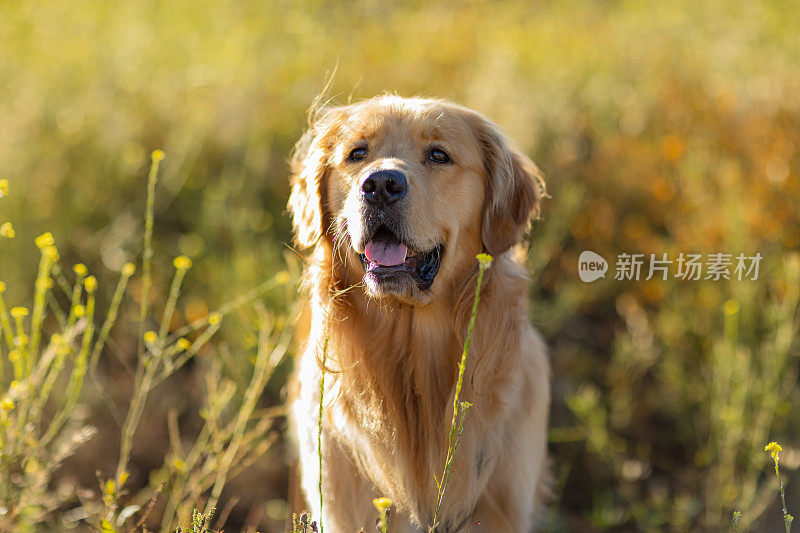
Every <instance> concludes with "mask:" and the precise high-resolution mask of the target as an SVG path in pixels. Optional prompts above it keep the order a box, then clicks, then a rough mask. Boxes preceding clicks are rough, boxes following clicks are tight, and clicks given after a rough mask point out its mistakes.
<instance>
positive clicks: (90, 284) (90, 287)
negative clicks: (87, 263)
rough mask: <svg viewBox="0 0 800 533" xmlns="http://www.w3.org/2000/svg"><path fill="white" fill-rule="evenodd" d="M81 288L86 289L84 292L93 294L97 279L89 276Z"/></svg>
mask: <svg viewBox="0 0 800 533" xmlns="http://www.w3.org/2000/svg"><path fill="white" fill-rule="evenodd" d="M83 286H84V287H86V292H94V291H96V290H97V278H96V277H94V276H89V277H88V278H86V279H85V280H84V281H83Z"/></svg>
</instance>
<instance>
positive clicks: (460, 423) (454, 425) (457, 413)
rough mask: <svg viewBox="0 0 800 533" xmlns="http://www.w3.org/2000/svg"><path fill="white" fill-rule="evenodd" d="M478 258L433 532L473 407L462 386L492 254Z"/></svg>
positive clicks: (437, 484) (438, 487) (438, 489)
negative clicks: (466, 421)
mask: <svg viewBox="0 0 800 533" xmlns="http://www.w3.org/2000/svg"><path fill="white" fill-rule="evenodd" d="M476 259H477V260H478V279H477V281H476V282H475V299H474V300H473V302H472V313H471V314H470V317H469V326H468V327H467V338H466V340H465V341H464V350H463V351H462V352H461V361H460V362H459V364H458V378H457V379H456V391H455V396H454V397H453V417H452V419H451V421H450V433H449V435H448V438H447V455H446V457H445V461H444V471H443V472H442V475H441V478H437V477H436V476H435V475H434V481H435V482H436V490H437V497H436V510H435V512H434V515H433V524H432V525H431V526H430V528H429V531H431V532H435V531H436V527H437V526H438V525H439V508H440V507H441V505H442V498H444V492H445V490H446V489H447V483H448V482H449V481H450V476H451V475H452V468H453V461H454V459H455V455H456V450H457V449H458V441H459V438H460V437H461V432H462V431H463V429H464V416H465V415H466V413H467V409H469V408H470V407H472V404H471V403H469V402H464V401H461V386H462V385H463V383H464V370H465V368H466V364H467V355H469V346H470V343H471V342H472V331H473V329H474V328H475V319H476V317H477V316H478V303H479V302H480V296H481V284H482V283H483V273H484V272H486V270H487V269H488V268H489V267H490V266H491V264H492V256H491V255H489V254H478V255H477V256H476Z"/></svg>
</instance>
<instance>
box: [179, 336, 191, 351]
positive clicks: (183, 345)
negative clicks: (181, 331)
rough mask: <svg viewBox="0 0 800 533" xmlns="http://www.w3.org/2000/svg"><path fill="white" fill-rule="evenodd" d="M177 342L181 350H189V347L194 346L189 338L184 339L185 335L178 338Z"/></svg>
mask: <svg viewBox="0 0 800 533" xmlns="http://www.w3.org/2000/svg"><path fill="white" fill-rule="evenodd" d="M175 344H176V345H177V346H178V348H179V349H180V350H183V351H184V352H185V351H186V350H188V349H189V348H191V347H192V343H191V342H189V340H188V339H184V338H183V337H181V338H180V339H178V340H177V342H176V343H175Z"/></svg>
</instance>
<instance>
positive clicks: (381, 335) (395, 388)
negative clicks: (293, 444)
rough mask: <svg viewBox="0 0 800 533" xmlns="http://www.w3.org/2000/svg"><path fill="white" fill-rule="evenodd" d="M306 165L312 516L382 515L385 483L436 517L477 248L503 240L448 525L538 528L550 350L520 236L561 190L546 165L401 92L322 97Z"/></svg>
mask: <svg viewBox="0 0 800 533" xmlns="http://www.w3.org/2000/svg"><path fill="white" fill-rule="evenodd" d="M292 173H293V175H292V192H291V197H290V199H289V209H290V210H291V212H292V215H293V223H294V230H295V234H296V242H297V244H298V245H299V246H300V247H303V248H313V251H312V252H311V254H310V257H309V260H308V264H307V268H306V273H305V274H306V277H305V280H306V283H307V286H308V287H309V290H310V307H311V309H310V315H311V321H310V322H311V324H310V328H309V332H308V336H307V343H306V345H305V348H304V353H303V355H302V357H301V359H300V361H299V367H298V370H297V376H296V381H295V384H294V387H295V390H294V392H293V394H294V400H293V401H292V418H293V425H294V428H295V430H296V437H297V440H298V444H299V462H300V469H301V478H300V482H301V484H302V488H303V491H304V493H305V497H306V502H307V504H308V505H309V507H310V509H311V512H312V516H313V517H314V518H315V519H318V520H321V522H322V524H323V525H324V527H325V532H326V533H340V532H341V533H355V532H356V531H358V530H359V529H360V528H362V527H363V528H365V530H366V531H372V530H374V528H375V520H376V518H377V511H376V510H375V508H374V507H373V503H372V500H373V498H376V497H382V496H385V497H388V498H390V499H391V500H392V502H394V509H393V512H392V519H391V524H390V531H393V532H411V531H417V532H419V531H428V528H429V527H430V526H431V525H433V521H434V514H435V509H436V502H437V488H436V482H435V481H434V476H440V475H441V473H442V470H443V467H444V463H445V457H446V454H447V448H448V435H449V432H450V423H451V418H452V416H453V400H454V395H455V386H456V381H457V377H458V365H459V362H460V359H461V353H462V349H463V345H464V341H465V338H466V332H467V325H468V322H469V317H470V313H471V307H472V303H473V295H474V291H475V286H476V282H477V273H478V263H477V261H476V260H475V255H476V254H478V253H480V252H487V253H490V254H491V255H492V256H493V257H494V263H493V264H492V266H491V268H490V269H489V270H488V271H486V274H485V277H484V282H483V286H482V289H481V299H480V306H479V309H478V315H477V321H476V324H475V330H474V334H473V336H472V346H471V351H470V353H469V357H468V359H467V364H466V371H465V374H464V385H463V389H462V392H461V400H464V401H469V402H471V403H472V404H473V405H474V406H473V407H472V408H470V409H469V411H468V412H467V413H466V416H465V419H464V428H463V434H462V435H461V438H460V444H459V446H458V448H457V451H456V454H455V462H454V466H453V474H452V478H451V479H450V481H449V484H448V485H447V490H446V492H445V494H444V499H443V501H442V503H441V509H440V512H439V517H438V526H437V528H436V531H437V532H438V533H443V532H448V533H452V532H456V531H486V532H490V533H497V532H512V531H513V532H528V531H531V529H532V528H533V521H534V514H535V512H536V511H537V508H538V505H539V496H540V493H541V492H542V491H541V488H542V487H541V485H542V478H543V473H544V470H545V467H544V463H545V456H546V434H547V418H548V411H549V401H550V388H549V364H548V360H547V353H546V348H545V345H544V343H543V341H542V339H541V337H540V336H539V334H538V333H537V332H536V331H535V330H534V329H533V328H532V327H531V324H530V321H529V318H528V280H527V277H526V271H525V268H524V266H523V265H522V264H521V262H520V261H519V260H518V259H517V258H516V255H518V254H515V252H514V249H515V245H516V244H517V243H518V242H519V240H520V238H521V237H522V234H523V233H524V231H525V230H526V228H527V226H528V224H529V219H530V218H531V216H532V215H533V214H535V213H536V212H537V210H538V205H539V200H540V199H541V197H542V196H543V194H544V187H543V182H542V181H541V178H540V176H539V172H538V170H537V168H536V166H535V165H534V164H533V163H532V162H531V161H530V160H529V159H528V158H527V157H526V156H524V155H523V154H522V153H520V152H519V151H517V150H515V149H514V148H512V147H511V145H510V143H509V141H508V140H507V139H506V138H505V137H504V136H503V134H502V133H501V132H500V131H499V130H498V128H497V127H496V126H495V125H494V124H492V123H491V122H489V121H488V120H487V119H486V118H484V117H483V116H481V115H480V114H478V113H476V112H474V111H471V110H469V109H467V108H465V107H461V106H458V105H455V104H452V103H449V102H445V101H442V100H433V99H422V98H402V97H399V96H393V95H386V96H379V97H376V98H373V99H370V100H365V101H361V102H357V103H354V104H351V105H347V106H342V107H331V108H328V109H325V110H323V111H321V112H320V113H319V114H318V118H317V120H316V121H315V122H314V123H313V124H312V125H311V126H310V128H309V130H308V131H307V132H306V134H305V135H304V136H303V138H302V139H301V140H300V141H299V143H298V145H297V148H296V153H295V156H294V158H293V161H292ZM323 360H324V361H325V364H324V367H323V364H322V362H323ZM323 368H324V373H325V387H324V394H323V398H322V409H321V410H322V435H321V448H322V452H321V456H322V461H321V462H322V498H321V499H322V506H321V507H322V508H320V489H319V479H320V466H319V465H320V461H319V457H318V450H319V448H318V423H319V417H320V376H321V373H322V372H323Z"/></svg>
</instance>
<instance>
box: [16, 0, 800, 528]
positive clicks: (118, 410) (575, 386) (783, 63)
mask: <svg viewBox="0 0 800 533" xmlns="http://www.w3.org/2000/svg"><path fill="white" fill-rule="evenodd" d="M798 27H800V4H798V3H797V2H766V1H765V2H750V3H744V4H740V3H731V2H724V1H717V0H711V1H708V2H702V3H698V2H689V1H678V2H666V3H660V4H656V5H645V4H644V3H639V2H625V1H622V2H603V3H595V2H588V1H570V2H542V3H537V4H536V5H530V3H528V2H511V1H507V2H497V3H494V2H466V3H456V2H448V3H437V4H434V3H428V2H405V3H398V4H397V5H393V6H392V5H389V4H388V3H382V2H363V1H359V2H342V3H330V2H328V3H323V2H312V1H301V2H281V1H268V2H240V3H238V4H236V5H223V4H222V3H219V2H210V1H205V0H195V1H193V2H189V1H181V0H173V1H169V2H157V1H148V2H136V1H128V0H122V1H119V2H113V3H98V2H89V1H87V0H75V1H72V2H62V1H56V2H49V3H47V4H41V3H34V2H24V1H23V2H4V3H2V4H0V50H1V51H2V53H0V80H3V81H2V83H0V179H5V180H7V191H6V190H4V189H5V188H6V187H5V186H2V184H3V183H4V182H0V224H4V223H6V222H10V223H11V226H5V227H3V226H0V280H2V282H3V285H0V287H2V288H4V290H3V291H2V292H0V297H2V302H3V303H2V306H0V307H2V308H3V309H6V310H7V311H6V314H5V315H3V316H5V317H6V318H3V317H2V316H0V319H2V321H0V322H3V324H2V327H0V331H2V332H3V335H2V338H1V339H0V369H2V373H1V374H0V398H2V400H3V401H2V405H0V423H2V427H1V428H0V439H1V440H0V446H1V447H2V454H0V474H2V476H0V526H2V527H0V529H3V528H11V527H12V526H13V527H14V528H16V530H19V531H62V530H68V529H76V528H77V530H88V529H89V528H95V529H99V528H102V527H106V530H109V529H108V528H116V529H117V530H119V531H124V530H127V529H130V528H133V527H134V525H135V524H136V523H137V521H139V519H140V518H141V517H142V515H144V514H145V511H146V510H147V509H149V514H148V517H147V519H146V521H145V524H146V525H147V527H148V528H149V529H150V530H159V528H161V530H164V531H171V530H174V528H175V526H176V525H178V524H179V523H180V524H182V525H184V526H185V525H187V524H188V523H189V522H190V520H191V513H192V510H193V509H198V510H201V511H203V510H205V511H208V510H210V508H211V507H217V509H218V511H217V515H216V516H217V517H220V516H222V517H224V518H225V519H226V525H225V530H226V531H239V530H242V531H244V530H247V528H251V529H256V528H257V529H258V530H259V531H261V532H272V531H276V532H277V531H283V530H284V520H285V515H286V501H285V498H286V492H287V478H288V462H289V461H290V460H291V452H290V446H289V444H288V442H287V440H286V438H285V437H284V429H285V419H284V415H285V411H284V409H283V407H282V402H283V400H284V399H285V393H286V391H285V384H286V380H287V377H288V375H289V373H290V371H291V366H292V356H293V355H294V348H293V343H292V334H293V332H292V325H293V324H294V323H295V321H296V319H297V313H298V301H299V299H300V298H299V294H298V290H297V280H298V277H299V272H300V270H301V268H302V258H300V257H299V256H298V255H297V254H296V253H295V252H294V251H293V250H292V248H291V246H290V245H289V243H290V242H291V234H290V224H289V220H288V217H287V216H286V213H285V204H286V200H287V198H288V178H287V173H288V170H287V158H288V155H289V153H290V151H291V148H292V145H293V143H294V142H295V141H296V140H297V139H298V138H299V136H300V134H301V133H302V131H303V129H304V127H305V125H306V109H307V108H308V106H309V105H310V104H311V102H312V101H313V99H314V98H315V96H316V95H317V94H318V93H319V91H320V90H321V88H322V87H323V85H324V83H325V80H326V79H327V78H328V77H329V76H330V73H331V72H332V71H334V70H335V71H336V73H335V76H334V77H333V82H332V91H331V92H332V97H333V99H334V101H337V102H347V101H348V100H350V99H358V98H362V97H369V96H373V95H375V94H377V93H379V92H382V91H396V92H398V93H400V94H404V95H414V94H423V95H430V96H440V97H446V98H451V99H453V100H456V101H458V102H460V103H463V104H465V105H467V106H470V107H473V108H475V109H477V110H479V111H481V112H483V113H485V114H487V115H488V116H489V117H491V118H492V119H493V120H494V121H495V122H496V123H498V124H499V125H501V126H502V127H503V128H504V129H505V130H506V131H507V132H508V134H509V135H510V137H511V138H513V139H514V140H515V141H516V142H517V144H518V145H519V146H520V148H522V149H523V150H524V151H525V152H526V153H528V154H529V155H530V156H531V157H532V158H533V159H534V160H536V161H537V162H538V163H539V164H540V166H541V168H542V169H543V171H544V173H545V176H546V180H547V183H548V189H549V191H550V193H551V196H552V198H551V199H549V200H548V201H547V202H546V203H545V205H544V212H543V221H542V222H540V223H538V224H537V225H536V226H535V228H534V231H533V234H532V240H531V242H532V243H533V246H532V247H531V252H530V254H529V266H530V268H531V269H532V271H533V279H534V281H535V284H534V288H533V290H532V293H531V302H532V303H531V305H532V320H533V322H534V323H535V324H536V326H537V327H538V328H540V330H541V331H542V332H543V334H544V335H545V337H546V339H547V341H548V343H549V345H550V347H551V350H552V365H553V379H554V404H553V409H552V420H551V433H550V451H551V454H552V468H553V473H554V478H555V483H554V501H553V503H552V506H551V508H550V510H549V511H548V513H547V515H546V516H544V517H543V519H542V526H543V529H545V530H547V531H591V530H617V531H662V530H675V531H689V530H691V531H719V530H725V529H726V528H730V529H733V525H732V524H731V517H732V516H733V513H734V511H739V512H740V513H741V517H740V518H739V520H738V524H737V526H736V527H737V528H738V530H739V531H746V530H753V531H765V530H774V529H776V528H779V529H782V528H783V525H782V519H781V504H780V498H779V496H778V491H777V481H776V479H775V471H774V470H773V459H772V458H771V457H770V454H769V453H765V452H764V446H765V445H766V444H767V443H768V442H769V441H773V440H777V441H779V442H780V443H781V444H782V445H783V451H782V454H781V456H780V460H781V470H780V472H781V477H782V481H783V483H784V485H785V486H786V506H787V508H788V511H789V512H790V513H791V512H792V511H793V510H794V511H795V512H800V490H797V487H796V485H797V482H798V476H797V471H796V468H797V467H798V465H800V448H798V447H796V446H795V444H796V443H798V442H800V423H798V420H800V416H799V415H800V387H798V383H797V381H798V379H797V378H798V368H799V367H798V356H800V346H798V342H797V340H796V339H795V336H796V333H797V331H798V326H800V311H798V303H799V302H800V295H799V292H800V256H799V255H798V252H797V249H798V247H800V210H799V208H798V205H800V152H799V151H798V148H797V147H798V146H800V69H798V57H799V56H800V37H798V32H797V28H798ZM156 149H159V150H163V152H164V154H165V157H164V158H163V160H160V161H159V163H160V168H159V169H158V174H157V177H158V179H157V180H155V179H151V180H150V181H148V175H150V178H154V177H155V174H154V173H152V172H151V154H152V152H153V150H156ZM157 155H159V156H160V154H157ZM157 159H158V158H157ZM156 181H157V183H156ZM149 210H152V220H153V222H154V223H153V228H152V235H151V240H150V242H151V244H149V245H148V244H147V242H148V239H147V237H146V236H147V235H148V234H149V233H150V231H151V230H150V229H149V228H148V224H147V223H146V221H147V220H148V219H147V217H146V213H147V212H148V211H149ZM12 228H13V229H12ZM48 232H49V233H50V234H51V236H52V241H51V239H50V237H48V236H46V237H43V238H40V239H38V240H37V236H41V235H43V234H46V233H48ZM12 234H14V237H13V238H10V237H11V235H12ZM584 250H592V251H594V252H596V253H598V254H600V255H602V256H603V257H605V258H607V259H609V261H610V262H612V263H613V258H615V257H616V256H617V254H620V253H643V254H648V256H649V254H651V253H652V254H656V255H658V256H660V255H661V254H664V253H667V254H669V256H670V257H672V258H675V257H677V256H678V255H679V254H680V253H685V254H689V253H700V254H704V255H706V254H712V253H718V252H721V253H730V254H734V256H735V255H737V254H739V253H744V254H746V255H755V254H756V253H760V254H761V255H762V257H763V260H762V262H761V267H760V273H759V276H758V279H757V280H754V281H751V280H744V281H738V280H736V279H733V280H719V281H714V280H698V281H685V280H678V279H673V278H672V277H670V279H668V280H666V281H663V280H660V279H658V278H655V279H651V280H649V281H645V280H639V281H623V280H615V279H614V276H613V275H607V276H606V278H605V279H603V280H599V281H596V282H593V283H584V282H582V281H580V279H579V277H578V256H579V255H580V253H581V252H582V251H584ZM151 255H152V260H150V259H148V258H149V257H150V256H151ZM176 257H180V259H175V258H176ZM78 263H80V264H82V265H85V271H84V268H81V267H77V268H73V266H74V265H76V264H78ZM128 263H131V264H132V265H133V268H134V269H135V271H134V272H131V268H132V267H131V266H127V265H128ZM612 269H613V265H612ZM48 279H49V280H50V281H48ZM37 280H38V281H37ZM115 294H116V297H115ZM17 307H24V308H25V311H26V312H23V311H22V310H21V309H16V311H13V310H12V308H17ZM117 307H118V313H116V312H115V309H117ZM115 314H116V315H118V316H116V319H115V320H107V319H108V317H109V315H111V316H112V318H113V317H114V315H115ZM142 316H144V317H145V319H144V321H142V320H141V317H142ZM112 324H113V326H112ZM104 326H105V327H104ZM106 333H107V339H106V338H104V334H106ZM54 334H56V335H57V336H56V337H53V335H54ZM376 517H377V514H376ZM104 520H105V521H106V523H105V525H104V523H103V521H104ZM389 530H390V531H391V528H390V529H389Z"/></svg>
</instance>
